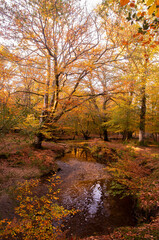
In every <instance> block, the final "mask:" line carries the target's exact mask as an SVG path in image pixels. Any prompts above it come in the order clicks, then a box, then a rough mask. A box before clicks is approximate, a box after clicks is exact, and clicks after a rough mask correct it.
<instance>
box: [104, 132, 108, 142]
mask: <svg viewBox="0 0 159 240" xmlns="http://www.w3.org/2000/svg"><path fill="white" fill-rule="evenodd" d="M103 137H104V141H106V142H108V141H109V139H108V131H107V129H104V130H103Z"/></svg>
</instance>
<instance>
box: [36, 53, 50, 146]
mask: <svg viewBox="0 0 159 240" xmlns="http://www.w3.org/2000/svg"><path fill="white" fill-rule="evenodd" d="M50 79H51V59H50V56H48V57H47V78H46V83H45V94H44V105H43V110H42V113H41V117H40V120H39V123H40V128H39V132H38V133H37V134H36V136H35V141H34V144H33V145H34V147H35V148H39V149H40V148H42V141H43V139H44V136H43V134H42V133H41V130H42V129H41V128H42V125H43V123H44V122H45V121H46V120H47V117H48V114H49V112H48V106H49V104H48V102H49V87H50Z"/></svg>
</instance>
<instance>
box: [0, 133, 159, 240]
mask: <svg viewBox="0 0 159 240" xmlns="http://www.w3.org/2000/svg"><path fill="white" fill-rule="evenodd" d="M83 145H84V146H87V147H88V148H89V149H90V151H91V153H92V155H93V156H94V157H95V158H96V159H97V161H99V162H102V163H105V164H106V166H107V168H108V171H109V172H110V173H111V174H112V176H113V178H114V180H115V182H116V183H117V184H116V185H114V187H113V191H114V192H116V194H118V193H119V194H121V193H126V194H130V195H132V196H133V197H134V199H135V200H136V202H137V209H136V215H137V218H138V220H139V224H138V226H137V227H122V228H119V229H116V231H114V232H113V233H111V234H110V235H107V236H92V237H87V238H84V239H83V240H107V239H108V240H109V239H156V240H157V239H159V213H158V209H159V181H158V180H159V148H158V147H157V146H155V145H150V146H148V147H139V146H137V145H135V144H133V143H131V142H130V143H127V144H123V143H121V142H117V141H112V142H108V143H105V142H103V141H100V140H99V139H96V140H90V141H86V142H85V143H83ZM66 149H68V145H67V144H65V143H57V144H56V143H51V142H44V143H43V149H40V150H36V149H34V148H33V147H31V140H28V138H26V137H24V136H20V135H19V134H17V133H15V134H11V135H7V136H5V137H3V138H1V141H0V218H1V219H3V218H5V217H10V218H12V217H13V214H14V212H13V209H12V207H11V206H12V202H11V199H10V197H9V193H8V189H9V187H11V186H12V187H13V186H15V185H16V183H17V182H19V181H24V180H26V179H32V178H38V177H40V176H41V175H44V174H47V173H48V172H50V171H52V172H54V171H56V170H57V166H56V161H55V159H56V158H57V157H60V156H62V155H63V154H64V152H65V151H66ZM75 239H76V238H75Z"/></svg>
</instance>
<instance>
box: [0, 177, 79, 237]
mask: <svg viewBox="0 0 159 240" xmlns="http://www.w3.org/2000/svg"><path fill="white" fill-rule="evenodd" d="M58 182H59V178H58V177H57V176H54V177H51V178H50V179H48V191H47V193H46V194H45V195H42V196H38V195H40V194H39V193H38V192H39V184H40V182H39V180H31V181H25V182H24V183H21V184H19V187H18V188H17V189H16V198H17V201H18V202H19V205H18V207H16V208H15V213H16V215H17V217H14V219H12V220H10V221H9V220H7V219H5V220H1V221H0V237H1V239H21V238H22V239H25V240H27V239H34V240H38V239H39V240H42V239H45V240H46V239H60V236H61V239H62V230H61V228H62V219H64V218H65V217H66V216H68V215H69V214H75V213H76V211H75V210H66V209H64V208H63V207H62V206H59V205H58V204H57V203H56V200H57V199H58V197H57V194H58V193H59V189H57V187H56V188H55V186H56V185H57V183H58Z"/></svg>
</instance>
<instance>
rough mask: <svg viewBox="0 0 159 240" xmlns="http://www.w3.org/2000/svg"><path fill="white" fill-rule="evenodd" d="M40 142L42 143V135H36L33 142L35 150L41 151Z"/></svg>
mask: <svg viewBox="0 0 159 240" xmlns="http://www.w3.org/2000/svg"><path fill="white" fill-rule="evenodd" d="M42 141H43V134H42V133H38V134H37V135H36V137H35V141H34V143H33V146H34V147H35V148H37V149H41V148H42Z"/></svg>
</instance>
